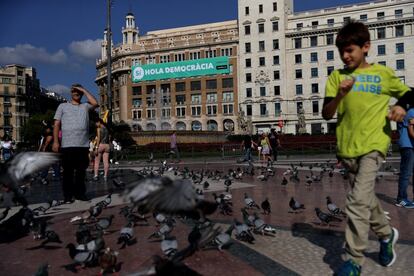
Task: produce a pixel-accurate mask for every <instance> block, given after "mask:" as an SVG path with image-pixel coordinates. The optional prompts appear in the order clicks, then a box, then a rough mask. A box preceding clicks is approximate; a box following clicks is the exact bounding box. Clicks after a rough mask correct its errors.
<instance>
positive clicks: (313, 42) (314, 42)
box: [310, 35, 318, 47]
mask: <svg viewBox="0 0 414 276" xmlns="http://www.w3.org/2000/svg"><path fill="white" fill-rule="evenodd" d="M310 46H311V47H316V46H318V37H317V36H316V35H315V36H311V37H310Z"/></svg>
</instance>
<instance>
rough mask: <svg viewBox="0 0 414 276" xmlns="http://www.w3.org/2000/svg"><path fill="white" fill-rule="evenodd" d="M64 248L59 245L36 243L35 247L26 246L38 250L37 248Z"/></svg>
mask: <svg viewBox="0 0 414 276" xmlns="http://www.w3.org/2000/svg"><path fill="white" fill-rule="evenodd" d="M60 248H62V247H61V246H57V245H42V244H40V245H36V246H33V247H29V248H26V250H37V249H46V250H54V249H60Z"/></svg>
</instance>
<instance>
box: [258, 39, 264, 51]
mask: <svg viewBox="0 0 414 276" xmlns="http://www.w3.org/2000/svg"><path fill="white" fill-rule="evenodd" d="M264 50H265V42H264V40H261V41H259V52H263V51H264Z"/></svg>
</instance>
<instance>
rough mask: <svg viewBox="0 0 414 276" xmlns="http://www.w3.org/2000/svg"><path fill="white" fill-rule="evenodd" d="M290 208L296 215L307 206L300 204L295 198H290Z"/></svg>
mask: <svg viewBox="0 0 414 276" xmlns="http://www.w3.org/2000/svg"><path fill="white" fill-rule="evenodd" d="M289 207H290V209H291V210H292V211H293V212H294V213H295V212H296V211H298V210H301V209H305V205H303V204H301V203H299V201H297V200H295V199H294V198H293V197H291V198H290V201H289Z"/></svg>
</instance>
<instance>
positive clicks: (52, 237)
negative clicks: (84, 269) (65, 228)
mask: <svg viewBox="0 0 414 276" xmlns="http://www.w3.org/2000/svg"><path fill="white" fill-rule="evenodd" d="M44 237H45V240H44V241H42V243H41V246H45V245H46V244H48V243H50V242H53V243H62V241H61V240H60V237H59V235H58V234H57V233H56V232H55V231H53V230H46V232H45V235H44Z"/></svg>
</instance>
